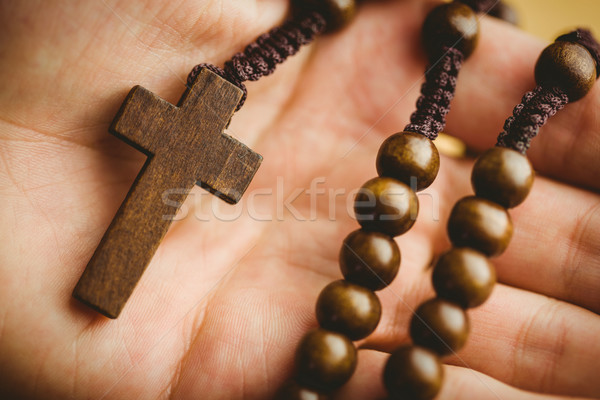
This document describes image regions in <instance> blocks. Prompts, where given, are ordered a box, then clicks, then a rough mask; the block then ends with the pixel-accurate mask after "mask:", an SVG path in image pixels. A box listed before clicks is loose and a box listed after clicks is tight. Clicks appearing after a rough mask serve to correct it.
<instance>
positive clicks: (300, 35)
mask: <svg viewBox="0 0 600 400" xmlns="http://www.w3.org/2000/svg"><path fill="white" fill-rule="evenodd" d="M325 28H326V21H325V18H324V17H323V16H322V15H321V14H320V13H318V12H312V13H308V14H303V15H300V16H297V17H295V18H292V19H290V20H288V21H287V22H285V23H284V24H283V25H281V26H278V27H275V28H273V29H271V30H270V31H269V32H267V33H264V34H262V35H261V36H259V37H258V39H256V41H254V42H253V43H251V44H249V45H248V46H247V47H246V48H245V49H244V51H242V52H241V53H237V54H236V55H234V56H233V57H232V58H231V60H229V61H227V62H226V63H225V68H223V69H222V68H219V67H217V66H216V65H212V64H205V63H203V64H198V65H196V66H195V67H194V68H193V69H192V71H191V72H190V73H189V75H188V78H187V84H188V86H191V85H192V83H193V82H194V80H195V79H196V77H197V76H198V74H199V73H200V70H201V69H202V68H207V69H209V70H210V71H212V72H214V73H216V74H217V75H219V76H221V77H223V78H225V79H227V80H228V81H229V82H231V83H233V84H234V85H236V86H237V87H239V88H240V89H242V91H243V92H244V94H243V96H242V99H241V100H240V102H239V104H238V106H237V108H236V111H237V110H239V109H240V108H241V107H242V106H243V105H244V102H245V101H246V97H247V93H248V91H247V90H246V86H245V85H244V82H245V81H256V80H258V79H259V78H261V77H263V76H266V75H269V74H271V73H273V71H275V67H276V66H277V64H281V63H282V62H283V61H285V60H286V59H287V58H288V57H289V56H292V55H294V54H296V53H297V52H298V50H299V49H300V47H302V46H303V45H306V44H309V43H310V42H312V41H313V40H314V38H315V37H316V36H317V35H319V34H320V33H322V32H323V31H324V30H325Z"/></svg>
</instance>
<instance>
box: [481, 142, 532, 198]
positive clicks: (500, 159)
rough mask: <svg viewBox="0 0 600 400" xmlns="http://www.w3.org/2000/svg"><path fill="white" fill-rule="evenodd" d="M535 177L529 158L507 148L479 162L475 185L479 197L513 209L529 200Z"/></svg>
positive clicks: (487, 154)
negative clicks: (527, 198)
mask: <svg viewBox="0 0 600 400" xmlns="http://www.w3.org/2000/svg"><path fill="white" fill-rule="evenodd" d="M534 176H535V172H534V171H533V167H532V166H531V163H530V162H529V160H528V159H527V157H526V156H524V155H522V154H521V153H519V152H518V151H515V150H512V149H507V148H505V147H493V148H491V149H489V150H488V151H486V152H485V153H483V154H482V155H481V157H479V159H478V160H477V162H475V166H474V167H473V174H472V175H471V184H472V185H473V190H474V191H475V194H477V196H479V197H483V198H485V199H488V200H491V201H493V202H496V203H498V204H500V205H501V206H503V207H506V208H512V207H515V206H518V205H519V204H521V203H522V202H523V200H525V198H526V197H527V195H528V194H529V191H530V190H531V186H532V185H533V178H534Z"/></svg>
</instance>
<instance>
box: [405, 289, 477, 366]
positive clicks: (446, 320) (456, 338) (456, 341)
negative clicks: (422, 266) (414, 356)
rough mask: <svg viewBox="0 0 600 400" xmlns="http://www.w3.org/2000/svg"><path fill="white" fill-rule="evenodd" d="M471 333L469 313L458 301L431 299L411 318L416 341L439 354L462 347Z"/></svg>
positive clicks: (411, 329) (411, 328) (413, 338)
mask: <svg viewBox="0 0 600 400" xmlns="http://www.w3.org/2000/svg"><path fill="white" fill-rule="evenodd" d="M467 336H469V319H468V317H467V313H466V312H465V311H464V310H463V309H462V308H460V307H459V306H458V305H456V304H454V303H451V302H449V301H446V300H442V299H431V300H428V301H426V302H425V303H423V304H421V305H420V306H419V308H417V311H416V312H415V315H413V318H412V320H411V322H410V337H411V338H412V340H413V342H414V343H415V344H417V345H419V346H423V347H427V348H428V349H430V350H433V351H435V352H436V353H438V354H450V353H452V352H456V351H458V350H460V349H461V348H462V347H463V346H464V344H465V342H466V341H467Z"/></svg>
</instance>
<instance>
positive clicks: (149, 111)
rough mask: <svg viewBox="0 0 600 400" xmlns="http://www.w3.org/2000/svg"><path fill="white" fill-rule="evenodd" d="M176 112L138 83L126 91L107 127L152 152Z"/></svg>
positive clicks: (138, 147) (133, 143)
mask: <svg viewBox="0 0 600 400" xmlns="http://www.w3.org/2000/svg"><path fill="white" fill-rule="evenodd" d="M176 112H177V107H176V106H174V105H172V104H171V103H169V102H168V101H165V100H163V99H161V98H160V97H159V96H157V95H155V94H154V93H152V92H151V91H149V90H148V89H145V88H143V87H142V86H139V85H138V86H135V87H134V88H132V89H131V90H130V91H129V94H128V95H127V98H125V101H123V104H122V105H121V108H120V109H119V112H118V113H117V115H116V116H115V119H114V120H113V122H112V124H111V125H110V128H109V131H110V132H111V133H112V134H113V135H115V136H117V137H119V138H121V139H123V140H125V141H126V142H128V143H130V144H131V145H132V146H134V147H136V148H137V149H138V150H140V151H142V152H144V153H146V154H148V153H154V152H155V151H156V148H157V147H158V146H161V145H162V142H163V140H164V139H163V137H162V136H163V134H164V131H165V129H166V127H167V126H169V125H170V124H172V122H171V121H172V120H173V119H174V118H175V115H176Z"/></svg>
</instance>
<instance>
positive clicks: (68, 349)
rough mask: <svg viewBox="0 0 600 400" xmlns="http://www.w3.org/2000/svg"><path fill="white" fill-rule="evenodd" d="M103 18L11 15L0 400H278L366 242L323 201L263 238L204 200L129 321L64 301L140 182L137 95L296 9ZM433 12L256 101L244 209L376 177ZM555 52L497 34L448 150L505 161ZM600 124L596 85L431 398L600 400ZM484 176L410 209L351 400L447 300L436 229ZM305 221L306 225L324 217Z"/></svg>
mask: <svg viewBox="0 0 600 400" xmlns="http://www.w3.org/2000/svg"><path fill="white" fill-rule="evenodd" d="M106 4H108V5H109V6H110V8H112V10H114V13H113V12H112V11H111V9H109V7H107V6H106V5H105V4H103V2H94V1H67V0H64V1H58V0H57V1H33V0H32V1H19V2H17V1H13V2H2V3H0V19H1V21H0V27H1V29H2V32H1V34H0V79H1V85H0V87H2V90H0V156H1V157H0V161H1V163H0V200H1V204H2V205H3V207H2V208H1V209H0V220H1V221H2V224H1V227H0V229H1V231H0V234H1V237H2V240H1V241H0V243H1V246H2V250H1V251H0V285H1V290H0V305H1V306H0V397H2V398H28V399H29V398H31V399H37V398H40V399H42V398H43V399H64V398H75V399H123V398H131V399H156V398H160V399H165V398H172V399H195V398H210V399H233V398H244V399H263V398H267V397H269V396H270V395H272V394H273V393H275V391H276V390H277V388H278V387H279V386H280V385H281V384H282V383H283V382H284V380H285V379H287V378H288V377H289V376H291V374H292V366H293V354H294V351H295V346H296V344H297V343H298V341H299V340H300V338H301V336H302V335H303V334H304V333H305V332H307V331H308V330H309V329H311V328H312V327H314V326H315V325H316V319H315V315H314V304H315V300H316V298H317V296H318V293H319V291H320V290H321V289H322V288H323V287H324V286H325V285H327V284H328V283H329V282H331V281H332V280H335V279H339V278H340V277H341V274H340V272H339V267H338V265H337V255H338V253H339V245H340V244H341V242H342V240H343V238H344V237H345V236H346V235H347V234H348V233H349V232H351V231H352V230H354V229H356V227H357V224H356V222H355V221H354V220H353V219H352V218H351V214H349V213H348V212H347V211H346V206H345V203H346V196H338V197H336V200H335V204H336V211H335V212H332V214H333V217H334V219H335V221H331V220H330V215H329V213H330V210H329V202H330V199H329V198H328V196H323V195H321V196H318V197H317V202H316V205H317V212H316V213H315V218H314V220H312V221H298V219H297V218H295V216H294V214H293V213H292V212H290V211H288V210H285V209H284V210H283V213H282V214H281V217H282V218H273V220H272V221H257V220H256V219H253V218H251V217H250V216H249V215H248V212H243V213H242V216H241V217H240V218H238V219H236V220H235V221H231V222H227V221H219V220H217V219H216V218H214V217H212V218H210V220H209V221H201V220H199V219H198V218H194V214H200V215H210V214H206V213H204V212H206V211H208V210H207V208H209V206H210V202H209V201H206V202H204V203H202V204H199V205H196V207H195V208H194V199H196V202H197V200H198V199H200V198H201V197H200V194H201V193H203V192H202V190H201V189H195V190H194V192H193V194H192V196H191V199H190V200H189V201H188V202H187V203H186V204H185V205H184V211H186V210H187V215H188V216H187V218H184V219H181V220H180V221H178V222H176V223H175V224H174V225H173V227H172V229H171V231H170V232H169V234H168V235H167V237H166V238H165V240H164V241H163V243H162V245H161V247H160V249H159V250H158V252H157V254H156V256H155V257H154V259H153V261H152V263H151V265H150V266H149V268H148V270H147V271H146V273H145V274H144V276H143V278H142V280H141V282H140V284H139V285H138V287H137V289H136V291H135V293H134V295H133V297H132V298H131V300H130V301H129V303H128V304H127V306H126V308H125V310H124V311H123V313H122V315H121V316H120V317H119V319H118V320H116V321H111V320H107V319H105V318H103V317H99V316H98V315H97V314H95V313H94V312H92V311H90V310H88V309H87V308H85V307H83V306H81V305H79V304H78V303H77V302H76V301H74V300H72V299H71V297H70V294H71V291H72V289H73V287H74V286H75V283H76V282H77V279H78V278H79V276H80V274H81V272H82V271H83V269H84V267H85V265H86V263H87V261H88V260H89V258H90V256H91V254H92V252H93V251H94V249H95V247H96V245H97V243H98V241H99V240H100V238H101V236H102V234H103V233H104V230H105V229H106V227H107V226H108V224H109V222H110V220H111V218H112V216H113V215H114V213H115V211H116V209H117V207H118V205H119V204H120V202H121V200H122V199H123V198H124V196H125V194H126V193H127V190H128V188H129V186H130V185H131V182H132V181H133V179H134V177H135V175H136V174H137V172H138V171H139V169H140V167H141V165H142V163H143V156H142V155H141V154H139V153H137V152H136V151H135V150H134V149H132V148H131V147H129V146H127V145H126V144H124V143H122V142H120V141H119V140H117V139H115V138H114V137H112V136H111V135H109V134H108V133H107V128H108V125H109V123H110V121H111V119H112V117H113V116H114V114H115V112H116V111H117V109H118V107H119V105H120V103H121V101H122V100H123V98H124V96H125V95H126V93H127V91H128V90H129V89H130V88H131V87H132V86H133V85H135V84H141V85H143V86H144V87H146V88H149V89H151V90H152V91H154V92H155V93H157V94H159V95H161V96H162V97H163V98H165V99H167V100H169V101H177V99H178V97H179V95H180V94H181V93H182V92H183V89H184V86H183V83H182V82H183V80H184V79H185V76H186V74H187V72H188V71H189V70H190V69H191V67H192V66H193V65H194V64H196V63H198V62H206V61H208V62H213V63H215V64H222V63H223V62H224V61H225V60H226V59H227V58H228V57H230V56H231V55H233V54H234V53H235V52H236V51H239V50H240V49H242V48H243V46H244V45H245V44H246V43H248V42H249V41H250V40H251V39H252V38H254V37H256V36H257V35H259V34H260V33H262V32H264V31H266V30H268V29H269V28H270V27H272V26H275V25H276V24H278V23H280V22H281V21H282V20H283V18H284V17H285V14H286V12H287V4H288V2H287V0H270V1H267V0H264V1H250V0H236V1H216V0H215V1H210V2H207V1H200V0H175V1H168V2H165V1H162V0H160V1H159V0H145V1H138V2H130V1H124V0H111V1H108V0H107V1H106ZM431 6H432V4H431V3H425V2H423V1H418V0H412V1H396V2H391V1H390V2H385V1H383V2H373V3H368V4H363V5H361V7H360V9H359V13H358V16H357V18H356V19H355V21H353V23H352V25H351V26H349V27H348V28H347V29H345V30H344V31H342V32H340V33H338V34H333V35H330V36H327V37H323V38H321V39H319V41H318V42H317V43H316V44H314V45H313V46H311V47H310V48H309V49H305V50H303V51H302V52H301V53H300V54H299V55H297V56H295V57H294V58H293V59H291V60H290V61H288V62H286V63H285V64H284V65H282V66H281V67H280V68H278V71H277V72H276V73H275V74H274V75H273V76H272V77H269V78H265V79H263V80H261V81H259V82H257V83H250V84H249V85H248V88H249V92H250V96H249V99H248V102H247V104H246V105H245V106H244V108H243V109H242V110H241V111H240V112H239V113H238V114H236V116H235V117H234V119H233V121H232V124H231V133H233V134H234V135H235V136H236V137H238V138H239V139H240V140H242V141H243V142H244V143H246V144H248V145H249V146H251V147H252V148H253V149H255V150H257V151H258V152H260V153H261V154H262V155H263V156H264V158H265V161H264V163H263V165H262V167H261V169H260V170H259V173H258V175H257V176H256V179H255V180H254V182H253V183H252V186H251V187H250V188H249V192H248V194H247V199H249V198H250V196H249V195H250V194H251V193H252V191H253V190H258V189H262V190H265V189H273V190H275V189H276V188H277V177H281V179H283V182H284V185H283V188H284V198H286V197H287V196H288V195H289V194H290V193H292V192H293V190H294V189H295V188H309V187H310V182H311V180H312V179H313V178H315V177H319V176H324V177H326V178H327V180H326V184H322V185H321V186H320V187H319V188H327V189H329V188H334V189H345V190H346V193H348V192H349V191H350V190H352V189H355V188H358V187H360V186H361V185H362V184H363V183H364V182H365V181H366V180H367V179H370V178H372V177H373V176H374V175H375V167H374V165H375V156H376V154H377V149H378V147H379V145H380V143H381V142H382V141H383V140H384V138H385V137H387V136H389V135H390V134H392V133H394V132H397V131H400V130H402V128H403V127H404V125H405V124H406V123H407V121H408V118H409V115H410V113H411V112H412V111H413V109H414V102H415V100H416V98H417V96H418V88H419V84H420V82H421V79H422V74H423V71H424V68H425V59H424V56H423V53H422V50H421V48H420V44H419V40H418V35H419V30H420V25H421V23H422V21H423V19H424V17H425V14H426V12H427V10H429V9H430V7H431ZM117 15H118V17H117ZM560 28H561V27H557V30H560ZM544 45H545V44H544V43H542V42H540V41H539V40H537V39H534V38H532V37H530V36H528V35H527V34H525V33H523V32H521V31H519V30H517V29H516V28H513V27H511V26H508V25H507V24H504V23H502V22H499V21H492V20H490V19H487V18H484V19H483V20H482V26H481V38H480V45H479V47H478V49H477V50H476V51H475V52H474V53H473V55H472V56H471V58H470V59H469V60H468V61H467V63H466V64H465V67H464V69H463V70H462V72H461V76H460V79H459V84H458V89H457V96H456V98H455V101H454V102H453V110H452V112H451V113H450V115H449V120H448V126H447V132H448V133H450V134H453V135H455V136H457V137H459V138H461V139H463V140H465V141H466V142H467V143H468V144H469V145H470V146H472V147H473V148H475V149H480V150H483V149H485V148H487V147H489V146H491V145H493V143H494V142H495V137H496V135H497V134H498V132H499V131H500V129H501V127H502V123H503V120H504V119H505V118H506V117H507V116H508V115H509V114H510V112H511V110H512V107H513V106H514V105H515V104H516V103H517V102H518V101H519V100H520V98H521V96H522V94H523V93H524V92H525V91H526V90H530V89H531V88H533V86H534V82H533V67H534V64H535V61H536V56H537V55H538V54H539V53H540V51H541V50H542V49H543V47H544ZM375 71H377V73H376V74H375V73H374V72H375ZM598 107H600V85H598V84H596V85H595V87H594V88H593V89H592V91H591V93H590V94H589V95H588V96H587V97H585V98H584V99H582V100H581V101H579V102H577V103H575V104H572V105H569V106H567V107H566V109H565V110H563V111H561V112H560V113H559V114H558V115H557V116H555V117H553V118H552V120H551V121H550V122H549V123H548V125H547V126H546V127H544V128H543V131H542V134H541V136H540V137H539V138H537V139H535V141H534V143H533V147H532V149H531V151H530V154H529V155H530V158H531V161H532V163H533V165H534V167H535V168H536V170H537V171H538V176H537V178H536V181H535V183H534V186H533V189H532V192H531V194H530V196H529V198H528V199H527V200H526V201H525V202H524V203H523V204H522V205H521V206H519V207H517V208H515V209H514V210H511V214H512V216H513V218H514V221H515V234H514V238H513V241H512V243H511V245H510V246H509V248H508V250H507V251H506V253H505V254H503V255H502V256H501V257H500V258H498V259H496V260H494V263H495V265H496V266H497V268H498V278H499V281H500V282H501V283H500V284H499V285H498V286H497V287H496V288H495V290H494V292H493V294H492V296H491V298H490V299H489V300H488V302H487V303H485V304H484V305H482V306H481V307H479V308H477V309H475V310H473V311H470V312H469V316H470V320H471V322H472V330H471V335H470V337H469V340H468V343H467V345H466V346H465V347H464V348H463V349H462V350H461V351H460V353H459V355H458V356H456V355H455V356H453V357H450V358H448V359H446V360H445V361H446V362H447V363H449V364H451V366H447V367H445V369H446V379H445V382H444V385H443V388H442V391H441V393H440V395H439V397H438V398H439V399H444V400H446V399H459V398H464V395H465V393H467V394H468V395H469V397H471V398H478V399H488V398H489V399H497V398H498V397H500V398H503V399H504V398H511V399H512V398H518V399H541V398H553V397H547V396H548V394H551V395H555V396H579V397H593V396H598V395H599V393H600V380H598V379H595V378H597V371H598V368H599V367H600V361H599V360H600V342H599V341H598V340H597V338H598V337H599V335H600V317H599V316H598V312H599V311H600V290H599V289H600V272H599V271H600V261H599V260H600V257H598V256H599V255H600V248H599V247H598V240H597V239H598V237H600V206H599V204H600V196H599V195H598V189H599V185H600V184H599V181H598V179H597V176H598V172H600V158H598V157H597V154H598V150H599V149H600V134H599V132H600V119H599V118H598V117H597V110H598ZM471 167H472V161H471V160H455V159H449V158H447V157H442V159H441V170H440V174H439V176H438V179H437V180H436V182H435V183H434V184H433V185H432V187H431V188H430V189H428V191H426V192H425V193H424V194H421V195H420V196H419V198H420V201H421V211H420V215H419V220H418V221H417V223H416V224H415V226H414V227H413V229H412V230H411V231H410V232H409V233H407V234H406V235H404V236H401V237H400V238H398V239H397V240H398V243H399V245H400V247H401V249H402V252H403V254H402V266H401V270H400V273H399V275H398V277H397V279H396V280H395V281H394V283H393V284H392V285H391V286H390V287H389V288H387V289H385V290H383V291H381V292H379V293H378V295H379V296H380V298H381V302H382V306H383V316H382V321H381V324H380V326H379V327H378V329H377V330H376V332H375V333H374V334H373V335H372V336H371V337H369V338H368V339H366V340H365V341H363V342H361V343H360V345H361V346H362V348H363V350H361V351H360V352H359V365H358V369H357V373H356V374H355V375H354V377H353V378H352V380H351V381H350V382H349V383H348V384H347V385H346V387H345V388H344V389H342V391H341V392H340V394H339V398H343V399H375V398H381V397H382V396H383V388H382V383H381V371H382V368H383V364H384V362H385V360H386V358H387V355H386V353H385V352H386V351H391V350H393V349H394V348H396V347H397V346H398V345H400V344H401V343H406V342H407V341H408V336H407V329H408V322H409V320H410V317H411V315H412V313H411V311H412V310H414V309H415V308H416V307H417V306H418V304H420V302H422V301H423V300H425V299H427V298H429V297H431V296H432V295H433V292H432V289H431V283H430V270H429V269H428V268H427V267H428V266H429V265H430V262H431V259H432V257H433V255H434V254H437V253H440V252H442V251H444V250H446V249H447V248H448V240H447V239H446V236H445V235H446V234H445V221H446V220H447V217H448V213H449V211H450V209H451V207H452V205H453V204H454V202H455V201H456V200H458V199H459V198H460V197H462V196H464V195H467V194H470V193H471V189H470V187H469V177H470V170H471ZM280 186H281V184H280ZM432 196H437V197H438V200H439V216H438V217H439V218H437V220H436V219H435V218H434V213H432V200H431V199H432ZM275 198H276V196H275V195H272V196H262V197H261V196H257V197H256V198H255V199H254V206H255V208H256V209H257V212H259V213H260V214H272V215H273V216H277V207H276V204H275ZM202 199H208V197H202ZM292 205H293V206H294V207H295V211H296V212H297V213H300V214H302V215H303V216H304V218H305V219H310V218H309V216H310V210H311V202H310V197H309V196H307V195H301V196H300V197H298V199H297V200H296V201H294V202H293V204H292ZM227 207H229V206H222V207H221V208H220V210H221V211H222V213H224V214H227V213H228V212H230V210H231V209H230V208H227ZM248 208H249V207H247V204H246V207H245V208H244V210H246V209H248ZM313 209H314V208H313ZM350 209H351V207H350ZM229 215H230V214H229ZM467 366H468V367H469V368H471V369H467V368H466V367H467ZM542 393H543V394H542Z"/></svg>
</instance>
